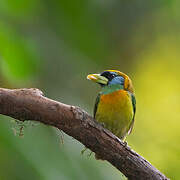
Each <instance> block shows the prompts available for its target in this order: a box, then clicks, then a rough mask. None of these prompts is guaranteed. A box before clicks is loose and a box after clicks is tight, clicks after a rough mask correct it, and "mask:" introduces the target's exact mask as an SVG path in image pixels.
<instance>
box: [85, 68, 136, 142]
mask: <svg viewBox="0 0 180 180" xmlns="http://www.w3.org/2000/svg"><path fill="white" fill-rule="evenodd" d="M87 79H89V80H92V81H94V82H96V83H98V84H100V86H101V87H102V89H101V91H100V93H99V94H98V96H97V98H96V103H95V107H94V118H95V119H96V120H97V121H98V122H100V123H102V124H103V125H104V126H105V127H106V128H107V129H109V130H110V131H111V132H112V133H114V134H115V135H116V136H118V137H119V138H120V139H121V140H124V139H125V137H126V135H128V134H130V133H131V131H132V128H133V125H134V116H135V112H136V99H135V96H134V90H133V85H132V82H131V80H130V78H129V77H128V76H127V75H126V74H124V73H122V72H120V71H117V70H107V71H104V72H102V73H101V74H89V75H88V76H87Z"/></svg>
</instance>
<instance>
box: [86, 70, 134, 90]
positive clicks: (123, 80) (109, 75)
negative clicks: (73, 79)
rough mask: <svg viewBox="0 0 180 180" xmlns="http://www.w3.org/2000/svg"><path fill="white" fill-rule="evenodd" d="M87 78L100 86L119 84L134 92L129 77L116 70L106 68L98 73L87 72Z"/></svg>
mask: <svg viewBox="0 0 180 180" xmlns="http://www.w3.org/2000/svg"><path fill="white" fill-rule="evenodd" d="M87 79H89V80H92V81H94V82H96V83H98V84H100V85H101V86H102V87H104V86H111V85H113V84H117V85H121V86H122V87H123V89H124V90H127V91H129V92H131V93H133V92H134V90H133V85H132V82H131V79H130V78H129V77H128V76H127V75H126V74H124V73H122V72H120V71H117V70H107V71H104V72H102V73H100V74H89V75H88V76H87Z"/></svg>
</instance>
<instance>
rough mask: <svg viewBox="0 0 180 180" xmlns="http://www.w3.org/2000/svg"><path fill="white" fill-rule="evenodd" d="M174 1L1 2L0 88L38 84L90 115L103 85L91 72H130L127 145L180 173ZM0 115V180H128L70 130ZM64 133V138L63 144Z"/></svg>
mask: <svg viewBox="0 0 180 180" xmlns="http://www.w3.org/2000/svg"><path fill="white" fill-rule="evenodd" d="M179 19H180V2H179V1H178V0H164V1H162V0H151V1H143V0H131V1H125V0H111V1H109V0H76V1H74V0H70V1H67V0H52V1H50V0H26V1H23V0H0V86H1V87H4V88H23V87H27V88H28V87H29V88H30V87H36V88H39V89H41V90H42V91H43V92H44V94H45V95H46V96H47V97H49V98H52V99H55V100H58V101H61V102H63V103H67V104H72V105H77V106H80V107H81V108H83V109H85V110H86V111H87V112H89V113H90V114H92V111H93V106H94V102H95V97H96V94H97V93H98V91H99V90H100V88H99V87H98V86H97V85H96V84H94V83H91V82H89V81H87V80H86V76H87V74H89V73H98V72H102V71H103V70H106V69H117V70H120V71H122V72H125V73H127V74H128V75H129V76H130V77H131V79H132V81H133V84H134V87H135V92H136V99H137V114H136V120H135V121H136V122H135V126H134V129H133V132H132V134H131V135H130V136H129V137H128V138H127V141H128V144H129V145H130V146H131V147H132V148H133V149H134V150H135V151H137V152H138V153H139V154H140V155H142V156H144V157H145V158H146V159H147V160H148V161H150V162H151V163H152V164H153V165H154V166H155V167H157V168H158V169H159V170H160V171H162V172H163V173H164V174H165V175H166V176H168V177H169V178H171V179H174V180H178V179H180V173H179V167H180V143H179V138H180V130H179V127H180V78H179V77H180V71H179V67H180V60H179V59H180V51H179V49H180V21H179ZM19 128H20V125H18V124H17V123H15V122H14V120H13V119H11V118H9V117H5V116H2V115H0V179H2V180H6V179H7V180H9V179H10V180H11V179H13V180H14V179H17V180H21V179H22V180H24V179H38V180H41V179H42V180H56V179H58V180H59V179H61V180H72V179H73V180H76V179H77V180H79V179H83V180H84V179H97V180H101V179H102V180H109V179H113V180H117V179H124V176H123V175H122V174H120V173H119V171H118V170H116V169H115V168H114V167H112V166H111V165H110V164H109V163H108V162H105V161H96V160H95V158H94V155H92V156H91V157H88V154H89V152H85V154H84V155H81V153H80V152H81V150H82V149H83V146H82V145H81V144H80V143H79V142H77V141H76V140H75V139H73V138H72V137H69V136H67V135H62V133H61V132H60V131H58V130H57V129H55V128H52V127H47V126H45V125H42V124H32V123H29V124H26V128H25V129H24V137H19V136H18V135H15V134H19ZM62 138H63V139H64V143H62Z"/></svg>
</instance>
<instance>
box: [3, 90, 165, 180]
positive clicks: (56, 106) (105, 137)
mask: <svg viewBox="0 0 180 180" xmlns="http://www.w3.org/2000/svg"><path fill="white" fill-rule="evenodd" d="M0 113H1V114H4V115H7V116H10V117H13V118H15V119H18V120H20V121H25V120H35V121H39V122H42V123H44V124H46V125H51V126H54V127H56V128H58V129H60V130H63V131H64V132H65V133H66V134H68V135H70V136H72V137H73V138H75V139H77V140H78V141H79V142H81V143H82V144H84V145H85V146H86V147H87V148H89V149H90V150H91V151H93V152H95V153H96V155H97V156H98V157H100V158H102V159H104V160H107V161H108V162H110V163H111V164H112V165H113V166H115V167H116V168H117V169H119V170H120V171H121V172H122V173H123V174H124V175H125V176H126V177H128V179H130V180H133V179H138V180H141V179H143V180H148V179H153V180H165V179H166V180H167V179H168V178H167V177H165V175H163V174H162V173H161V172H159V171H158V170H157V169H156V168H155V167H153V166H152V165H151V164H150V163H149V162H148V161H146V160H145V159H144V158H143V157H141V156H140V155H138V154H137V153H136V152H134V151H133V150H131V149H130V148H129V147H128V146H126V144H124V143H123V142H121V141H120V140H119V139H118V138H117V137H116V136H114V135H113V134H112V133H111V132H109V131H108V130H106V129H104V128H103V127H102V126H101V125H99V124H98V123H97V122H96V121H95V120H94V119H93V118H92V117H91V116H90V115H89V114H87V113H86V112H85V111H83V110H82V109H80V108H79V107H76V106H71V105H66V104H62V103H60V102H57V101H54V100H51V99H48V98H46V97H44V96H43V93H42V92H41V91H40V90H38V89H16V90H10V89H3V88H0Z"/></svg>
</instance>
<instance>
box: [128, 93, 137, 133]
mask: <svg viewBox="0 0 180 180" xmlns="http://www.w3.org/2000/svg"><path fill="white" fill-rule="evenodd" d="M130 95H131V100H132V105H133V112H134V114H133V119H132V122H131V124H130V129H129V131H128V134H130V133H131V131H132V128H133V125H134V119H135V114H136V98H135V96H134V94H132V93H130Z"/></svg>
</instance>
